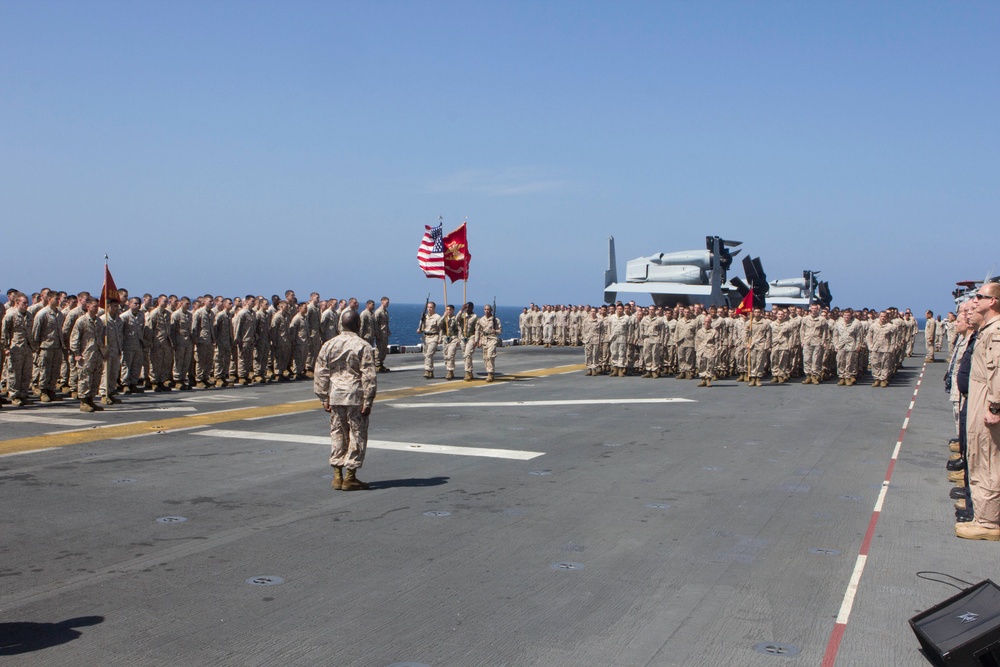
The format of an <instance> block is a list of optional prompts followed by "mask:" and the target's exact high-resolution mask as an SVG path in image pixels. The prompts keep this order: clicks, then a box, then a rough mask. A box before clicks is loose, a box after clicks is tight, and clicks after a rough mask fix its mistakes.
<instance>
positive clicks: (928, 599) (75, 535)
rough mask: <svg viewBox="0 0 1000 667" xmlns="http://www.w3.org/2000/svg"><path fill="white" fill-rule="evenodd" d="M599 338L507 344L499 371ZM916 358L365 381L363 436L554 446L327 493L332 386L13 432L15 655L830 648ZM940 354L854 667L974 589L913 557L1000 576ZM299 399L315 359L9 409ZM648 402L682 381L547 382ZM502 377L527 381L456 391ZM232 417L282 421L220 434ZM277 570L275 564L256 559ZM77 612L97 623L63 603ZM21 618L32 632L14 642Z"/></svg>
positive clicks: (387, 469) (4, 497)
mask: <svg viewBox="0 0 1000 667" xmlns="http://www.w3.org/2000/svg"><path fill="white" fill-rule="evenodd" d="M939 356H940V355H939ZM582 360H583V353H582V351H581V350H579V349H570V350H566V349H551V350H543V349H537V348H530V349H529V348H505V349H503V350H501V352H500V356H499V359H498V369H499V370H501V371H503V372H505V373H508V374H516V373H518V372H522V371H526V370H529V369H539V368H549V367H556V366H562V365H565V364H578V363H581V362H582ZM419 361H420V360H419V357H418V356H415V355H403V356H397V357H390V358H389V362H390V366H396V367H400V366H404V367H408V368H409V370H402V371H394V372H392V373H389V374H384V375H380V376H379V382H380V385H379V387H380V391H385V390H388V389H392V388H399V387H411V386H413V387H416V386H424V385H426V384H428V382H427V381H426V380H424V379H423V378H422V377H421V372H420V371H419V370H417V369H416V368H415V367H416V366H417V365H418V364H419ZM922 365H923V361H922V356H920V357H914V358H910V359H908V360H907V361H906V367H905V369H904V371H903V373H902V374H901V375H900V376H898V377H897V378H896V380H895V382H894V383H893V385H892V386H891V387H890V388H888V389H873V388H871V387H869V386H867V385H858V386H856V387H848V388H845V387H837V386H835V385H834V384H832V383H828V384H824V385H821V386H819V387H813V386H802V385H800V384H798V383H795V384H791V383H790V384H787V385H783V386H771V385H765V386H764V387H760V388H750V387H746V386H744V385H742V384H738V383H736V382H735V381H732V380H723V381H719V382H717V383H716V385H715V386H713V387H712V388H710V389H701V388H697V387H696V386H695V385H696V384H697V383H696V382H692V381H678V380H674V379H659V380H652V379H640V378H609V377H597V378H589V377H584V375H583V373H582V372H581V371H577V372H573V373H570V374H553V375H549V376H545V377H535V378H526V379H513V380H507V381H500V382H495V383H493V384H491V385H482V384H479V383H476V385H475V386H470V385H469V384H468V383H462V382H454V383H451V385H452V388H454V389H456V390H457V391H453V392H449V393H441V394H434V395H426V396H414V397H412V398H400V399H396V400H394V401H385V402H379V403H377V404H376V406H375V409H374V412H373V415H372V421H371V432H370V438H371V439H372V440H373V441H375V440H378V441H390V442H402V443H421V444H427V445H432V444H433V445H451V446H462V447H476V448H498V449H507V450H527V451H533V452H543V453H544V454H543V455H542V456H539V457H537V458H534V459H531V460H526V461H525V460H512V459H503V458H487V457H479V456H459V455H452V454H441V453H432V452H428V451H426V450H423V451H422V450H421V449H420V448H410V451H396V450H390V449H382V448H372V449H371V450H370V451H369V453H368V459H367V461H366V464H365V467H364V468H363V470H362V471H361V474H359V477H361V478H362V479H364V480H365V481H368V482H370V483H371V484H372V486H373V487H375V488H374V490H371V491H368V492H353V493H344V492H336V491H333V490H331V489H330V481H329V478H328V475H329V473H330V469H329V467H328V466H327V461H326V459H327V454H328V445H327V444H325V441H323V440H319V441H316V440H315V438H317V437H318V438H321V439H322V438H324V437H325V436H327V434H328V423H327V421H326V418H325V415H324V413H322V412H321V411H318V410H317V411H310V412H304V413H297V414H290V415H283V416H274V417H268V418H264V419H255V420H246V419H244V420H237V421H231V422H227V423H222V424H215V425H209V426H198V427H196V428H193V429H191V430H183V431H168V432H165V433H162V434H156V435H149V436H144V437H127V438H123V439H115V440H96V441H92V442H87V443H83V444H76V445H69V446H63V447H59V448H54V449H47V450H44V451H38V452H32V453H25V454H18V455H11V456H5V457H2V458H0V504H2V507H3V515H2V525H0V663H2V664H3V665H5V666H7V665H9V666H11V667H15V666H18V665H47V666H48V665H52V666H58V665H66V666H72V667H81V666H86V665H129V666H134V665H143V666H145V665H164V666H166V665H170V666H172V667H176V666H177V665H234V666H235V665H239V666H250V665H302V666H306V665H308V666H313V665H344V666H347V665H362V666H376V667H382V666H388V665H393V664H400V663H401V664H420V665H429V666H433V667H445V666H474V665H483V666H491V667H492V666H500V665H512V666H513V665H545V666H561V665H566V666H582V665H595V666H616V667H617V666H622V667H624V666H626V665H628V666H632V665H638V666H642V665H761V666H770V665H777V666H780V665H819V664H820V663H821V661H822V659H823V655H824V652H825V651H826V648H827V643H828V641H829V638H830V634H831V631H832V630H833V628H834V624H835V620H836V616H837V613H838V611H839V609H840V607H841V602H842V600H843V598H844V593H845V590H846V589H847V586H848V582H849V580H850V577H851V573H852V571H853V569H854V567H855V563H856V560H857V556H858V551H859V548H860V546H861V542H862V539H863V537H864V534H865V531H866V529H867V527H868V524H869V521H870V519H871V517H872V509H873V506H874V505H875V502H876V499H877V497H878V494H879V490H880V488H881V485H882V481H883V479H884V478H885V475H886V471H887V469H888V465H889V460H890V456H891V454H892V451H893V448H894V447H895V445H896V442H897V440H898V438H899V434H900V429H901V427H902V425H903V421H904V418H905V417H906V413H907V409H908V407H909V403H910V400H911V398H912V395H913V389H914V387H915V384H916V381H917V377H918V375H919V373H920V371H921V367H922ZM459 366H460V368H461V364H459ZM477 368H480V369H481V364H480V361H479V360H478V359H477ZM943 373H944V364H943V363H938V364H935V365H933V366H930V367H929V368H928V371H927V374H926V376H925V378H924V383H923V385H922V388H921V390H920V392H919V394H918V396H917V398H916V403H915V407H914V409H913V413H912V417H911V419H910V422H909V428H908V430H907V432H906V436H905V439H904V441H903V445H902V449H901V452H900V454H899V460H898V463H897V464H896V466H895V469H894V472H893V476H892V483H891V486H890V488H889V490H888V493H887V495H886V498H885V503H884V507H883V511H882V513H881V517H880V519H879V521H878V525H877V530H876V532H875V536H874V539H873V541H872V546H871V554H870V557H869V559H868V562H867V567H866V569H865V571H864V575H863V577H862V579H861V582H860V587H859V590H858V594H857V598H856V602H855V605H854V607H853V612H852V614H851V616H850V620H849V624H848V627H847V631H846V634H845V635H844V638H843V642H842V643H841V645H840V650H839V654H838V659H837V663H836V664H837V665H859V666H871V665H926V664H928V663H927V661H926V659H925V658H924V657H923V656H922V655H921V653H920V652H919V650H918V649H919V646H918V643H917V641H916V639H915V637H914V636H913V634H912V632H911V631H910V629H909V627H908V625H907V622H906V621H907V619H909V618H910V617H911V616H913V615H914V614H915V613H917V612H919V611H922V610H924V609H926V608H928V607H930V606H932V605H934V604H936V603H937V602H939V601H941V600H943V599H945V598H947V597H949V596H951V595H952V594H954V593H955V592H957V591H956V590H955V589H954V588H951V587H948V586H946V585H943V584H941V583H936V582H932V581H928V580H926V579H922V578H920V577H918V576H916V573H917V572H918V571H928V570H929V571H937V572H943V573H948V574H952V575H955V576H957V577H960V578H962V579H965V580H966V581H970V582H977V581H980V580H982V579H985V578H988V577H993V578H995V577H996V576H997V573H996V569H997V568H996V565H995V564H996V563H997V562H998V555H1000V551H998V548H1000V547H998V546H997V545H996V544H993V543H988V542H966V541H962V540H958V539H956V538H955V537H954V536H953V524H954V520H953V511H952V506H951V505H952V501H951V500H949V499H948V496H947V493H948V490H949V488H950V485H949V484H948V482H947V481H946V479H945V474H946V473H945V470H944V462H945V460H946V458H947V449H946V442H947V439H948V438H949V437H951V435H952V430H953V422H952V420H951V410H950V405H949V403H948V401H947V396H946V395H945V394H944V391H943V389H942V384H941V376H942V375H943ZM438 374H439V376H440V375H441V371H440V370H439V371H438ZM434 382H435V383H442V382H443V381H442V380H435V381H434ZM311 397H312V386H311V382H302V383H295V384H289V385H281V386H274V385H269V386H266V387H251V388H233V389H226V390H209V391H202V392H191V393H185V394H181V393H178V392H173V393H171V394H166V395H163V394H159V395H154V394H146V395H144V396H142V397H138V398H133V399H131V400H128V401H127V403H126V405H124V406H121V407H119V408H114V409H109V410H107V411H105V412H104V413H101V414H99V415H95V416H87V415H82V414H80V413H79V412H77V411H75V410H74V409H73V406H72V405H70V404H69V402H67V406H66V407H65V408H62V407H60V408H56V407H32V408H27V409H22V410H15V409H13V408H11V407H10V406H4V408H3V410H2V411H0V445H2V444H3V442H2V441H4V440H10V439H15V438H24V437H28V436H33V435H39V434H42V433H53V432H60V431H66V430H70V429H73V428H79V427H80V426H79V425H74V423H72V422H67V423H65V424H62V423H56V424H53V423H37V422H34V421H30V420H28V417H25V415H36V416H46V417H52V416H57V417H59V418H64V419H81V420H89V422H90V423H93V424H115V423H125V422H135V421H148V420H155V419H157V418H177V417H184V416H190V415H195V414H199V413H202V412H208V411H217V410H228V409H233V408H240V407H255V406H266V405H270V404H278V403H286V402H290V401H295V400H303V399H308V398H311ZM660 397H670V398H684V399H691V400H692V401H693V402H675V403H621V404H600V403H598V404H585V405H532V404H531V403H530V402H531V401H540V400H549V401H551V400H561V399H568V400H576V399H594V400H603V399H635V398H660ZM501 401H507V402H509V401H525V402H529V403H526V404H524V405H515V406H511V405H507V406H494V407H491V406H479V407H462V406H460V405H459V406H456V405H454V404H455V403H469V402H485V403H496V402H501ZM393 403H407V404H414V403H417V404H423V405H426V406H427V407H413V408H403V407H393ZM443 403H448V404H449V405H447V406H445V405H440V404H443ZM163 408H167V410H164V409H163ZM192 409H193V410H192ZM32 419H33V418H32ZM26 420H27V421H26ZM220 430H222V431H241V432H245V433H247V434H248V435H258V437H259V434H265V438H266V439H251V438H249V437H248V438H240V437H218V436H217V435H216V436H213V435H206V433H210V432H218V431H220ZM229 435H230V436H231V435H232V433H230V434H229ZM277 435H284V436H290V437H285V438H279V437H276V436H277ZM297 436H303V437H304V439H303V440H302V441H295V439H294V437H297ZM308 438H313V441H310V440H309V439H308ZM324 475H326V476H327V477H324ZM445 512H447V513H450V514H448V515H447V516H444V515H443V513H445ZM426 513H430V515H428V514H426ZM162 517H184V518H186V521H183V522H169V523H163V522H158V521H157V519H159V518H162ZM262 576H271V577H281V578H282V579H283V583H281V584H279V585H271V586H259V585H253V584H251V583H247V580H248V579H252V578H254V577H262ZM81 617H97V618H93V619H91V621H90V623H91V624H89V625H81V626H78V627H75V628H69V627H68V626H70V625H75V624H77V621H74V620H73V619H79V618H81ZM23 624H55V625H48V626H43V625H38V626H31V627H29V626H26V625H23ZM17 633H22V635H18V634H17ZM25 633H26V634H25ZM15 636H28V637H31V638H34V644H29V645H27V646H23V647H22V648H23V650H24V652H22V653H17V654H14V655H10V653H12V652H13V651H12V649H11V648H9V647H8V648H3V646H4V645H5V644H9V643H10V641H9V640H10V638H11V637H15ZM5 638H6V639H7V641H6V642H5ZM762 643H772V644H773V645H777V644H787V645H791V646H792V647H793V648H794V649H798V650H799V651H800V652H799V653H798V654H797V655H774V654H771V653H767V652H761V651H760V650H758V648H755V647H758V645H760V644H762Z"/></svg>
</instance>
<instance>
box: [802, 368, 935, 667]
mask: <svg viewBox="0 0 1000 667" xmlns="http://www.w3.org/2000/svg"><path fill="white" fill-rule="evenodd" d="M925 370H927V364H926V362H925V363H924V365H923V367H922V368H921V369H920V376H919V377H918V378H917V386H916V388H915V389H914V390H913V398H912V399H911V400H910V405H909V407H908V408H907V410H906V417H905V418H904V419H903V428H901V429H900V431H899V439H898V440H897V441H896V447H895V448H894V449H893V450H892V456H891V457H890V458H889V465H888V467H887V469H886V471H885V479H884V480H883V482H882V489H881V490H880V491H879V494H878V500H876V501H875V507H874V508H873V509H872V516H871V518H870V519H869V520H868V530H866V531H865V537H864V539H862V540H861V548H860V549H859V550H858V559H857V561H855V563H854V570H853V571H852V572H851V579H850V581H849V582H848V584H847V590H846V591H844V599H843V601H842V602H841V604H840V612H839V613H838V614H837V622H836V623H835V624H834V626H833V631H832V632H831V633H830V639H829V641H828V642H827V644H826V653H825V654H824V655H823V662H822V663H820V664H821V666H822V667H833V666H834V664H836V662H837V653H838V651H839V650H840V642H841V640H843V638H844V633H845V632H846V631H847V621H848V620H849V619H850V616H851V609H852V608H853V607H854V598H855V597H856V596H857V594H858V586H860V585H861V575H862V574H864V571H865V564H866V563H867V562H868V553H869V551H870V550H871V544H872V538H873V537H874V536H875V527H876V526H877V525H878V519H879V516H881V514H882V505H883V503H884V502H885V496H886V493H888V491H889V482H890V481H891V480H892V471H893V469H894V468H895V467H896V460H897V459H898V458H899V450H900V449H901V448H902V446H903V439H904V438H905V437H906V429H907V427H909V425H910V415H911V414H913V405H914V404H915V403H916V400H917V392H918V391H920V383H921V382H922V381H923V378H924V371H925Z"/></svg>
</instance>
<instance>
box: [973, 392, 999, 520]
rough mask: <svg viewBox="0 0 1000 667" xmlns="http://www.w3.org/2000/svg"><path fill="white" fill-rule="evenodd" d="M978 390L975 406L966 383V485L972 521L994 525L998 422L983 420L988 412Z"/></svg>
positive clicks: (996, 487)
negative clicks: (973, 514)
mask: <svg viewBox="0 0 1000 667" xmlns="http://www.w3.org/2000/svg"><path fill="white" fill-rule="evenodd" d="M981 394H982V405H981V406H977V405H976V404H975V403H974V401H976V400H977V393H976V392H975V391H974V389H973V387H971V386H970V388H969V403H968V405H969V407H968V413H967V418H966V424H965V428H966V436H967V438H968V443H967V447H968V451H967V453H966V461H967V462H968V464H969V488H970V490H971V491H972V505H973V507H974V508H975V510H974V512H975V523H977V524H979V525H985V526H992V527H996V526H998V525H1000V424H997V425H995V426H987V425H986V424H985V423H984V422H983V419H984V417H985V415H986V414H988V413H987V410H986V400H985V391H983V392H981ZM977 408H978V409H977Z"/></svg>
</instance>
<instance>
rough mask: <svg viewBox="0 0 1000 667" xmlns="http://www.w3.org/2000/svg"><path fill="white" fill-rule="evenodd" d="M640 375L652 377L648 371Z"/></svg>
mask: <svg viewBox="0 0 1000 667" xmlns="http://www.w3.org/2000/svg"><path fill="white" fill-rule="evenodd" d="M642 377H644V378H651V377H653V374H652V373H650V372H649V371H646V372H645V373H643V374H642Z"/></svg>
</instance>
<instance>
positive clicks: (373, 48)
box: [0, 0, 1000, 311]
mask: <svg viewBox="0 0 1000 667" xmlns="http://www.w3.org/2000/svg"><path fill="white" fill-rule="evenodd" d="M998 35H1000V3H996V2H921V1H919V0H907V1H905V2H904V1H899V2H846V1H843V0H838V1H836V2H800V1H787V2H701V1H698V2H695V1H693V0H690V1H685V2H668V1H662V2H586V1H574V2H540V1H533V2H475V1H463V2H434V1H430V0H428V1H420V2H417V1H413V2H379V1H375V2H333V1H328V2H321V1H311V2H294V1H293V2H245V1H241V2H211V1H209V2H201V1H199V2H194V1H183V0H182V1H171V2H143V1H136V2H126V1H118V2H90V1H86V0H80V1H64V2H49V1H44V0H42V1H40V0H30V1H17V0H0V220H2V232H3V233H2V237H0V244H2V248H3V254H2V259H0V286H2V289H6V288H7V287H8V286H9V285H15V286H18V287H19V288H20V289H23V290H37V289H38V288H40V287H42V286H43V285H45V286H51V287H56V288H62V289H68V290H71V291H77V290H79V289H92V290H96V289H98V288H99V286H100V281H101V275H102V270H103V267H102V263H103V257H104V254H105V253H107V254H109V255H110V257H111V269H112V272H113V273H114V275H115V278H116V280H117V281H118V283H119V284H120V285H126V286H128V287H130V288H131V289H132V290H133V291H140V292H142V291H151V292H154V293H155V292H174V293H177V294H192V295H193V294H196V293H203V292H212V293H226V294H243V293H245V292H247V291H251V292H255V293H266V294H271V293H272V292H278V291H284V290H285V289H288V288H292V289H295V290H296V291H297V292H299V294H300V295H301V294H302V293H304V292H308V291H311V290H314V289H315V290H318V291H319V292H321V293H322V295H323V296H324V297H326V296H329V295H336V296H348V295H356V296H358V297H361V298H365V297H375V298H377V297H378V296H380V295H382V294H387V295H389V296H390V297H392V298H393V299H394V300H395V301H399V302H416V301H421V300H422V299H423V298H424V297H425V296H426V294H427V292H428V291H433V294H434V295H439V294H440V291H441V283H440V281H431V280H428V279H426V278H424V277H423V275H422V274H421V273H420V272H419V270H418V269H417V267H416V259H415V254H416V249H417V245H418V244H419V241H420V237H421V235H422V233H423V225H424V224H432V223H435V222H436V220H437V218H438V216H439V215H440V216H444V223H445V229H446V231H447V230H449V229H451V228H453V227H456V226H458V225H459V224H461V222H462V221H463V220H464V219H465V218H466V217H467V218H468V220H469V238H470V246H471V250H472V253H473V255H474V258H473V261H472V280H471V281H470V287H469V296H470V297H471V298H474V299H475V300H476V301H477V302H483V301H486V300H490V299H492V297H493V296H494V295H495V296H496V298H497V300H498V302H499V303H501V304H509V305H516V304H521V303H525V302H527V301H538V302H574V303H581V302H590V303H597V302H599V301H600V299H601V296H602V288H603V282H602V277H603V271H604V269H605V264H606V255H607V237H608V236H609V235H613V236H614V237H615V239H616V242H617V245H618V263H619V266H620V267H621V270H622V272H623V271H624V264H625V262H626V260H628V259H631V258H634V257H638V256H640V255H648V254H652V253H654V252H661V251H663V252H670V251H675V250H684V249H689V248H699V247H702V246H703V244H704V237H705V236H706V235H710V234H718V235H720V236H723V237H726V238H733V239H738V240H742V241H744V242H745V243H744V247H745V248H746V250H745V253H747V252H748V253H750V254H752V255H754V256H760V257H761V258H762V261H763V263H764V267H765V269H766V270H767V273H768V276H769V278H772V279H773V278H780V277H794V276H797V275H800V274H801V271H802V269H804V268H809V269H819V270H821V271H822V274H821V277H822V278H824V279H826V280H829V282H830V286H831V290H832V292H833V295H834V302H835V303H837V304H840V305H842V306H846V305H857V306H863V305H870V306H875V307H884V306H887V305H890V304H893V305H898V306H900V307H903V306H909V307H912V308H914V310H916V309H920V310H923V309H925V308H927V307H931V308H934V310H935V311H937V310H942V309H948V308H950V307H951V305H952V304H951V301H950V299H949V292H950V290H951V289H952V287H953V283H954V281H956V280H961V279H967V278H982V277H984V275H985V274H986V273H987V272H989V271H991V270H1000V268H998V267H997V266H996V265H997V261H998V252H997V246H998V244H997V242H996V239H997V238H998V236H997V232H998V224H997V222H998V215H997V214H998V193H1000V187H998V183H997V175H998V174H1000V164H998V163H1000V151H998V147H1000V141H998V139H1000V122H998V119H1000V85H998V84H1000V80H998V79H1000V67H998V63H1000V39H998V37H997V36H998ZM737 266H738V265H737ZM460 290H461V283H456V284H455V285H454V286H453V287H451V289H450V290H449V296H452V295H460ZM452 300H457V296H455V297H453V298H452Z"/></svg>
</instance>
